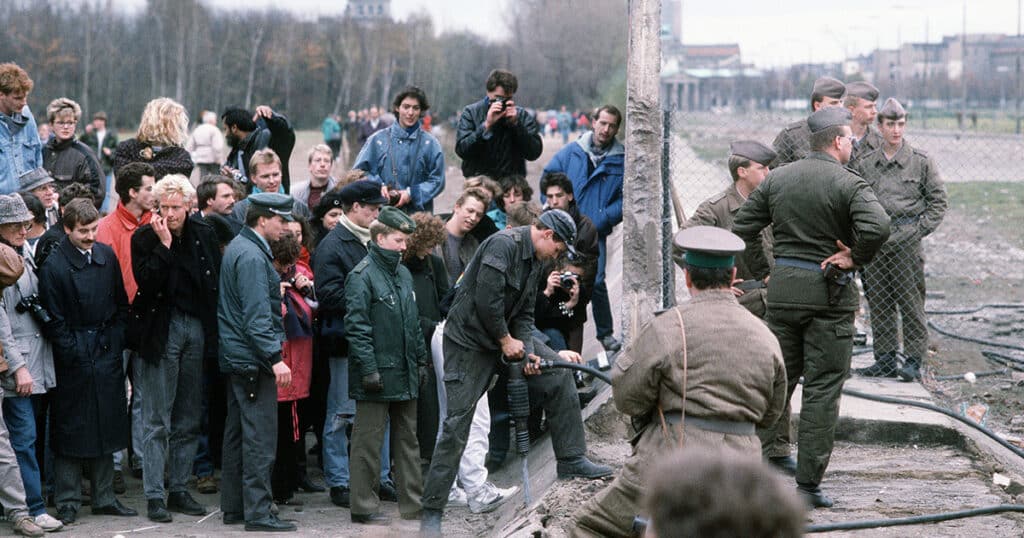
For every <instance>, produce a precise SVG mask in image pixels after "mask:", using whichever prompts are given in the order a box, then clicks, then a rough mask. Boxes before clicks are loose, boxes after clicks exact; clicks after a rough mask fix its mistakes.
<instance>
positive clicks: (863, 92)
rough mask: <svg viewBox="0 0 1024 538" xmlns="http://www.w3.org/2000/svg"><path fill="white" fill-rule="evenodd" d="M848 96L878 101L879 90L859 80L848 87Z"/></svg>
mask: <svg viewBox="0 0 1024 538" xmlns="http://www.w3.org/2000/svg"><path fill="white" fill-rule="evenodd" d="M846 95H852V96H854V97H859V98H861V99H866V100H868V101H877V100H878V88H876V87H874V86H872V85H871V84H870V83H868V82H864V81H863V80H858V81H857V82H851V83H849V84H847V85H846Z"/></svg>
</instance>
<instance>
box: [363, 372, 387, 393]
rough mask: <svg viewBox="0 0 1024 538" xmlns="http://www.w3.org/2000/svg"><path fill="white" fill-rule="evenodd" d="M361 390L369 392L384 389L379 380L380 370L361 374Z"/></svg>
mask: <svg viewBox="0 0 1024 538" xmlns="http://www.w3.org/2000/svg"><path fill="white" fill-rule="evenodd" d="M363 390H365V391H366V392H368V393H371V394H372V393H377V392H380V391H382V390H384V383H382V382H381V380H380V372H374V373H372V374H366V375H364V376H363Z"/></svg>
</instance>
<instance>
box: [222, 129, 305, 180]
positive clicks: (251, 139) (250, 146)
mask: <svg viewBox="0 0 1024 538" xmlns="http://www.w3.org/2000/svg"><path fill="white" fill-rule="evenodd" d="M264 148H270V149H272V150H274V153H276V154H277V157H278V158H279V159H281V185H283V186H284V192H291V184H292V181H291V175H290V174H289V173H288V160H289V159H290V158H291V156H292V149H294V148H295V129H292V124H291V123H289V122H288V118H286V117H284V116H283V115H281V114H276V113H275V114H274V115H273V116H271V117H270V118H260V119H258V120H256V130H255V131H253V132H251V133H249V135H248V136H246V137H245V138H244V139H242V141H241V142H240V143H239V147H235V148H231V153H228V160H227V161H226V162H225V164H226V165H228V166H230V167H231V168H238V152H239V151H242V152H243V153H242V169H241V172H242V173H243V174H245V177H246V178H248V180H249V181H248V182H247V183H246V185H245V187H246V189H247V190H248V191H250V192H251V191H252V187H253V182H252V174H251V173H250V171H249V160H250V159H251V158H252V156H253V154H254V153H256V152H257V151H259V150H261V149H264Z"/></svg>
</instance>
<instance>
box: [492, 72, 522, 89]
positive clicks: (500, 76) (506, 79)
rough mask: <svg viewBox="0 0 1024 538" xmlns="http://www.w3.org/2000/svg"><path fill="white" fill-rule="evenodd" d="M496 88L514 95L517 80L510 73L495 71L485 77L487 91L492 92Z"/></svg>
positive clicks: (517, 84)
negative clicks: (499, 87) (503, 89)
mask: <svg viewBox="0 0 1024 538" xmlns="http://www.w3.org/2000/svg"><path fill="white" fill-rule="evenodd" d="M498 86H501V87H502V88H505V91H506V92H508V93H510V94H514V93H516V91H517V90H518V89H519V79H517V78H516V76H515V75H513V74H512V72H511V71H506V70H504V69H495V70H493V71H491V74H489V75H487V91H489V92H493V91H494V90H495V89H497V88H498Z"/></svg>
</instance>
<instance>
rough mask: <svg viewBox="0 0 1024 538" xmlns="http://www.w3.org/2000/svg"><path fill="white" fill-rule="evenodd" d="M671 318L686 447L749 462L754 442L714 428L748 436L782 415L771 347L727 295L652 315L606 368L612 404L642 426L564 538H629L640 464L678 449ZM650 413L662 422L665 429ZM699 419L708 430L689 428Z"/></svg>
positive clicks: (781, 386) (782, 393)
mask: <svg viewBox="0 0 1024 538" xmlns="http://www.w3.org/2000/svg"><path fill="white" fill-rule="evenodd" d="M677 311H678V312H679V314H681V315H682V319H683V323H684V325H685V327H686V353H687V366H688V367H687V369H686V390H685V420H683V425H684V439H685V443H686V445H687V446H688V447H701V448H702V449H705V450H708V451H714V452H721V451H730V452H733V453H735V455H736V457H737V458H746V459H757V458H759V457H760V442H759V441H758V439H757V437H756V436H755V435H752V434H751V433H747V434H742V433H723V432H722V431H721V430H723V429H729V428H727V427H723V425H724V426H733V427H742V426H746V427H748V428H749V429H751V430H752V429H753V427H754V425H760V426H769V425H771V424H773V423H774V422H775V421H776V420H778V419H779V417H780V416H781V414H782V409H783V405H784V403H785V399H786V371H785V365H784V364H783V362H782V355H781V351H780V349H779V345H778V342H777V341H776V339H775V337H774V336H773V335H772V333H771V331H770V330H768V328H767V327H766V326H765V325H764V323H763V322H761V320H759V319H758V318H756V317H754V316H753V315H751V314H750V313H749V312H747V311H746V310H745V309H743V308H742V307H741V306H740V305H739V303H737V301H736V298H735V297H734V296H733V295H732V292H731V291H729V290H706V291H703V292H700V293H699V294H696V295H694V297H693V299H691V300H690V301H689V302H687V303H685V304H683V305H680V306H678V307H676V308H673V309H671V310H668V311H666V312H663V313H661V314H660V315H658V316H657V317H656V318H654V319H653V320H652V321H651V322H649V323H648V324H646V325H645V326H644V327H643V328H642V329H641V330H640V332H639V334H638V335H637V336H636V338H634V339H633V340H632V343H631V344H630V345H629V346H628V347H627V348H626V349H625V351H623V353H622V355H621V356H620V357H619V358H618V360H617V361H616V362H615V366H614V368H613V370H612V392H613V396H614V401H615V406H616V407H617V408H618V409H619V411H621V412H623V413H625V414H627V415H630V416H633V417H646V418H647V419H649V420H648V422H647V424H646V425H645V426H644V427H642V428H641V429H640V431H639V432H638V433H637V437H635V438H634V445H633V454H632V456H630V458H629V459H628V460H627V461H626V464H625V466H624V467H623V468H622V471H621V472H620V473H619V475H618V476H617V477H616V478H615V480H614V481H613V482H612V483H611V484H610V485H609V486H608V487H607V488H605V489H604V490H602V491H601V492H600V493H598V494H597V496H596V497H594V498H592V499H590V500H589V501H587V503H586V504H585V505H584V506H583V508H582V509H581V510H580V512H579V514H578V515H577V517H576V528H575V529H574V530H573V531H572V533H571V535H572V536H577V537H584V536H587V537H589V536H629V535H631V527H632V524H633V518H634V517H635V516H636V515H637V514H638V513H639V510H640V507H639V504H640V500H641V497H642V494H643V491H644V487H643V484H644V475H645V473H646V471H647V466H648V465H649V464H650V463H651V462H653V461H657V458H658V457H659V456H662V455H665V454H668V453H669V452H671V451H672V450H673V449H675V448H677V447H678V446H679V441H678V431H679V430H678V428H679V426H678V423H679V417H680V415H681V412H683V411H684V392H683V390H681V389H682V387H683V376H684V371H683V364H684V363H683V354H682V349H681V347H680V346H681V342H683V339H682V332H681V331H682V328H681V327H680V324H679V316H677V314H676V312H677ZM658 409H661V410H662V411H664V413H665V415H666V416H667V417H668V420H667V421H666V428H664V429H663V427H662V425H661V419H660V417H659V415H658ZM702 419H703V420H706V421H707V423H703V424H702V425H697V424H695V422H699V421H701V420H702ZM708 423H710V424H708ZM711 428H715V429H716V430H717V431H712V430H711Z"/></svg>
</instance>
